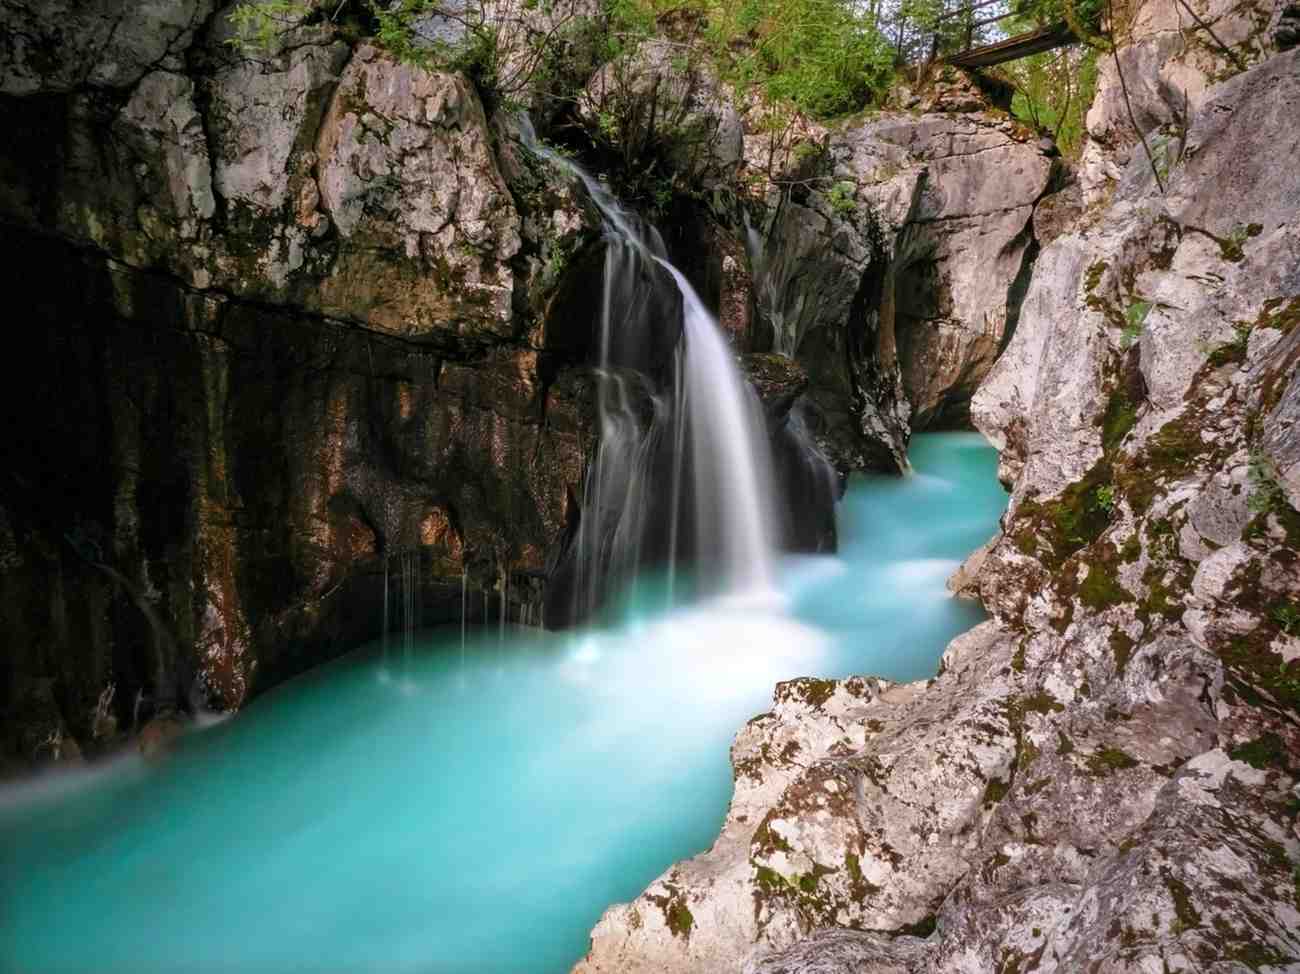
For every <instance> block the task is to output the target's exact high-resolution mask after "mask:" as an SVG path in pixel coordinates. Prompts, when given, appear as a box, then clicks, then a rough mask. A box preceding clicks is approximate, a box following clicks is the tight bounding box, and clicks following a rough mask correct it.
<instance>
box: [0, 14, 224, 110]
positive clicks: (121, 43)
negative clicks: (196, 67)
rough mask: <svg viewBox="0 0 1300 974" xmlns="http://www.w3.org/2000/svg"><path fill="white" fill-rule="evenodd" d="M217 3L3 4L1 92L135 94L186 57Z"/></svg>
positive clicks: (0, 32) (1, 23)
mask: <svg viewBox="0 0 1300 974" xmlns="http://www.w3.org/2000/svg"><path fill="white" fill-rule="evenodd" d="M213 9H214V4H213V3H212V0H175V2H173V0H146V2H144V3H133V4H122V3H119V2H116V0H90V2H81V0H55V2H53V3H42V4H39V5H36V4H32V3H28V2H24V0H5V2H4V3H3V4H0V51H2V52H3V56H0V92H2V93H4V94H6V95H31V94H38V93H44V92H51V91H59V92H66V91H72V90H74V89H77V88H119V89H120V88H129V87H131V86H132V85H134V84H135V83H136V82H138V81H139V80H140V79H141V78H142V77H144V75H145V74H147V73H148V72H149V71H150V70H152V69H153V68H155V67H157V66H159V65H163V64H164V63H165V62H168V61H171V62H173V63H171V64H169V65H168V66H169V67H172V68H175V67H177V64H176V63H175V62H176V59H177V58H179V57H180V55H182V54H184V52H185V50H186V49H187V48H188V47H189V45H190V43H191V41H192V40H193V38H194V34H195V31H197V30H198V29H199V28H200V27H201V26H202V25H203V22H204V21H205V20H206V19H207V17H208V16H209V15H210V14H211V13H212V11H213Z"/></svg>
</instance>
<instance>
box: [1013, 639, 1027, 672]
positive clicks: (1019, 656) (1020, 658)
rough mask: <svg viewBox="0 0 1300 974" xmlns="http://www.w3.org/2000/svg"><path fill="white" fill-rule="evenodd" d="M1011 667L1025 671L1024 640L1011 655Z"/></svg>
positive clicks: (1018, 670)
mask: <svg viewBox="0 0 1300 974" xmlns="http://www.w3.org/2000/svg"><path fill="white" fill-rule="evenodd" d="M1011 668H1012V669H1013V670H1015V671H1016V672H1017V673H1023V672H1025V644H1024V642H1023V641H1022V642H1021V643H1020V645H1018V646H1017V647H1016V651H1015V653H1013V654H1012V656H1011Z"/></svg>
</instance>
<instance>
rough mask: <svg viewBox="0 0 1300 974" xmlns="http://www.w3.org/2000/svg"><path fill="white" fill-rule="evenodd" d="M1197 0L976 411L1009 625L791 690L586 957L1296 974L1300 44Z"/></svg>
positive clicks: (1060, 208) (1108, 75)
mask: <svg viewBox="0 0 1300 974" xmlns="http://www.w3.org/2000/svg"><path fill="white" fill-rule="evenodd" d="M1192 7H1193V8H1194V9H1195V10H1196V11H1197V16H1198V17H1199V18H1200V19H1201V21H1203V22H1204V23H1203V24H1199V25H1198V23H1197V22H1196V21H1194V20H1192V19H1191V18H1183V17H1180V16H1179V9H1180V8H1176V7H1175V5H1171V4H1155V3H1148V4H1144V5H1140V6H1139V8H1138V10H1137V15H1136V17H1135V18H1134V20H1133V22H1132V24H1131V34H1130V36H1129V37H1128V40H1127V43H1126V45H1125V46H1124V47H1123V48H1122V49H1121V50H1120V51H1119V52H1118V58H1117V60H1118V63H1119V65H1120V68H1119V69H1118V70H1117V69H1116V67H1115V64H1114V62H1112V63H1110V64H1108V65H1107V66H1106V67H1105V68H1104V69H1103V71H1102V79H1101V85H1100V89H1099V92H1098V95H1097V100H1096V102H1095V103H1094V105H1093V108H1092V110H1091V112H1090V114H1089V116H1088V128H1089V142H1088V146H1087V148H1086V150H1085V153H1084V158H1083V165H1082V167H1081V173H1080V180H1079V185H1078V187H1076V188H1075V189H1073V190H1071V191H1069V193H1070V194H1071V195H1070V196H1067V197H1065V198H1053V197H1048V199H1047V200H1045V201H1043V202H1042V203H1040V204H1039V206H1038V208H1039V210H1040V211H1042V213H1041V217H1040V218H1036V220H1035V222H1036V223H1038V224H1039V226H1040V227H1041V228H1042V230H1043V231H1044V232H1042V234H1041V236H1042V237H1043V240H1042V250H1041V253H1039V254H1038V256H1037V259H1036V261H1035V262H1034V265H1033V270H1032V276H1031V278H1030V280H1029V282H1028V286H1027V290H1026V292H1025V294H1024V298H1023V302H1022V303H1021V305H1020V308H1019V317H1018V322H1017V324H1016V327H1015V331H1014V333H1013V334H1012V335H1011V337H1010V340H1009V344H1008V345H1007V348H1006V350H1005V352H1004V353H1003V354H1002V356H1001V357H1000V358H999V359H998V361H997V363H996V365H994V366H993V368H992V371H991V372H990V373H989V374H988V376H987V378H986V379H985V380H984V381H983V383H982V384H981V385H980V387H979V389H978V391H977V392H976V393H975V394H974V396H973V401H972V404H971V413H972V416H973V418H974V422H975V423H976V425H977V426H978V427H979V428H980V429H981V430H983V431H984V433H985V434H986V435H987V436H988V437H989V438H990V439H991V440H992V441H993V442H994V443H995V444H996V445H997V446H998V448H999V450H1000V451H1001V476H1002V477H1003V479H1004V480H1005V482H1006V483H1007V485H1008V486H1009V487H1010V489H1011V491H1012V497H1011V503H1010V507H1009V510H1008V511H1007V513H1006V515H1005V517H1004V518H1003V521H1002V526H1001V531H1000V533H999V535H998V537H997V538H995V539H994V540H993V541H992V542H991V544H990V545H989V546H988V548H987V551H986V553H983V552H982V553H981V554H982V556H983V560H982V562H980V563H979V564H973V565H972V566H970V568H969V570H968V573H967V575H966V578H967V579H968V581H967V584H968V585H972V584H973V585H974V586H975V587H976V588H977V589H978V592H979V594H980V597H981V598H982V600H983V602H984V604H985V605H986V606H987V607H988V608H989V610H990V612H991V614H992V616H993V618H992V619H991V620H990V621H989V622H986V623H984V624H983V625H981V626H979V627H977V628H976V629H975V630H973V631H972V632H970V633H968V634H966V635H964V636H962V637H960V638H958V639H957V640H955V641H954V642H953V643H952V644H951V645H950V646H949V647H948V649H947V652H946V653H945V654H944V657H943V662H942V664H941V667H940V670H939V673H938V675H937V676H936V677H935V678H934V679H932V680H930V681H926V682H924V683H917V684H912V685H907V686H894V685H889V684H887V683H885V682H883V681H880V680H874V679H870V678H854V679H851V680H843V681H820V680H812V679H805V680H796V681H791V682H789V683H784V684H781V685H780V686H778V688H777V692H776V698H775V701H774V707H773V709H772V711H771V712H769V713H767V714H764V715H761V716H759V717H757V718H755V719H754V720H753V721H751V722H750V723H749V725H747V726H746V727H745V728H744V729H742V730H741V732H740V733H739V735H738V736H737V738H736V741H735V744H734V745H733V749H732V763H733V766H734V770H735V794H734V797H733V800H732V804H731V807H730V810H729V812H728V816H727V819H726V822H725V824H724V827H723V831H722V834H721V835H720V836H719V838H718V840H717V841H716V842H715V843H714V845H713V847H712V848H711V849H710V850H708V851H707V852H705V853H703V854H701V855H699V856H697V857H696V858H694V859H691V860H688V861H685V862H682V863H678V864H677V865H675V866H673V867H672V868H671V869H669V870H668V871H667V872H666V873H665V874H664V875H663V876H661V877H660V878H659V879H658V880H656V881H655V882H654V883H653V884H651V886H650V887H649V888H648V889H647V890H646V891H645V893H643V894H642V895H641V896H640V897H639V898H638V899H637V900H636V901H634V902H633V903H630V904H625V905H620V906H616V907H613V908H611V909H610V910H609V911H608V912H607V913H606V915H605V916H604V918H603V919H602V920H601V922H600V923H599V924H598V925H597V927H596V928H595V930H594V931H593V934H592V946H591V951H590V953H589V955H588V957H587V958H586V959H585V960H584V961H583V962H582V963H581V964H579V966H578V968H577V969H578V970H580V971H583V972H597V971H608V972H613V971H618V972H620V974H628V972H637V971H647V972H648V971H656V972H672V971H682V972H686V971H700V970H710V971H726V970H735V971H739V970H743V971H745V972H747V974H760V972H761V974H802V972H807V974H811V972H817V974H838V972H844V974H847V972H850V971H863V970H871V971H895V972H919V971H941V972H959V971H961V972H965V971H993V970H1001V971H1026V970H1040V971H1062V972H1065V971H1071V972H1073V971H1084V970H1086V971H1134V972H1136V971H1150V970H1164V971H1208V970H1214V971H1224V972H1226V971H1245V970H1300V933H1297V931H1300V885H1297V876H1300V820H1298V818H1297V815H1298V813H1300V784H1298V783H1297V778H1298V776H1300V719H1298V717H1297V714H1298V711H1300V621H1297V620H1300V515H1298V514H1297V509H1296V503H1297V486H1298V485H1297V482H1296V456H1297V449H1300V446H1298V444H1300V431H1297V429H1296V426H1295V422H1296V408H1297V407H1296V403H1297V396H1298V395H1300V378H1298V376H1300V370H1298V369H1297V363H1298V362H1300V329H1297V328H1296V324H1297V321H1300V318H1298V317H1297V315H1298V313H1300V223H1298V222H1297V214H1298V213H1300V176H1298V175H1297V173H1296V170H1295V167H1294V166H1290V165H1287V164H1285V162H1284V160H1287V159H1290V158H1292V157H1293V156H1294V155H1295V153H1296V152H1297V150H1298V149H1300V144H1298V143H1297V137H1298V130H1297V128H1296V126H1295V124H1294V118H1295V113H1296V111H1297V108H1300V60H1297V58H1298V56H1300V52H1297V51H1295V50H1287V51H1285V52H1281V51H1279V48H1282V47H1289V46H1290V45H1289V44H1279V43H1276V42H1275V41H1274V37H1275V36H1277V37H1279V38H1282V39H1285V37H1286V36H1289V35H1287V34H1286V31H1287V30H1288V29H1289V28H1288V27H1287V26H1286V21H1285V19H1284V18H1282V15H1281V12H1280V11H1277V10H1273V9H1272V7H1271V5H1269V4H1265V3H1260V4H1253V3H1228V2H1218V0H1213V2H1209V3H1200V4H1197V3H1193V4H1192ZM1279 19H1282V29H1281V30H1279V31H1277V32H1276V34H1275V33H1274V31H1273V28H1274V26H1275V25H1276V24H1277V23H1278V21H1279ZM1204 25H1208V26H1209V27H1210V29H1211V30H1212V31H1213V33H1214V35H1215V36H1214V37H1213V38H1212V37H1211V36H1209V31H1207V30H1205V27H1204ZM1119 71H1123V73H1124V77H1123V79H1121V77H1120V74H1119ZM1124 85H1127V86H1128V89H1129V96H1130V98H1131V100H1132V103H1133V107H1134V110H1135V115H1136V117H1137V118H1138V120H1139V126H1140V129H1141V131H1142V134H1143V136H1144V138H1145V140H1146V143H1147V147H1148V149H1149V150H1152V155H1153V156H1154V159H1152V158H1149V157H1148V155H1147V150H1144V149H1143V148H1142V146H1141V144H1140V143H1139V141H1138V139H1137V138H1136V137H1135V136H1134V135H1133V133H1132V130H1131V128H1130V129H1127V130H1126V129H1125V127H1124V125H1123V124H1122V120H1123V119H1124V118H1126V117H1127V110H1126V108H1125V106H1124V97H1125V95H1124V92H1123V86H1124ZM1071 196H1072V198H1071ZM1031 202H1032V201H1031ZM810 371H811V370H810ZM970 579H973V580H974V581H973V582H971V581H969V580H970Z"/></svg>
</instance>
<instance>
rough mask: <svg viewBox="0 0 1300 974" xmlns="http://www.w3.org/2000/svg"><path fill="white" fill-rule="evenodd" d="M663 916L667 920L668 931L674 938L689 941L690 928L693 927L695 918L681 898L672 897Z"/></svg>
mask: <svg viewBox="0 0 1300 974" xmlns="http://www.w3.org/2000/svg"><path fill="white" fill-rule="evenodd" d="M664 916H665V917H666V918H667V920H668V929H669V930H670V931H671V932H672V934H673V936H674V937H681V938H682V939H684V940H690V939H691V928H692V927H693V926H695V917H694V916H692V915H691V911H690V908H689V907H687V905H686V900H685V899H684V898H683V897H680V896H678V897H674V898H673V899H672V900H671V901H670V902H669V904H668V907H667V909H666V910H665V911H664Z"/></svg>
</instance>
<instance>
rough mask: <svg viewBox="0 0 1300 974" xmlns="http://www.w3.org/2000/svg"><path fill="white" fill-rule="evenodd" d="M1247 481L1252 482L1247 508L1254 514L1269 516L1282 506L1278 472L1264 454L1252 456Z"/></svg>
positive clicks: (1248, 465) (1247, 471)
mask: <svg viewBox="0 0 1300 974" xmlns="http://www.w3.org/2000/svg"><path fill="white" fill-rule="evenodd" d="M1246 479H1247V480H1248V481H1249V482H1250V496H1249V497H1248V498H1247V499H1246V507H1247V509H1248V510H1249V511H1250V512H1251V513H1252V514H1267V513H1268V512H1269V511H1272V510H1274V509H1275V508H1277V507H1279V506H1280V505H1281V504H1282V488H1281V487H1280V486H1279V485H1278V482H1277V472H1276V471H1275V470H1274V469H1273V464H1272V462H1271V461H1270V460H1269V459H1268V457H1266V456H1264V454H1263V453H1260V452H1259V451H1255V452H1254V453H1252V454H1251V455H1250V461H1249V463H1248V464H1247V467H1246Z"/></svg>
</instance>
